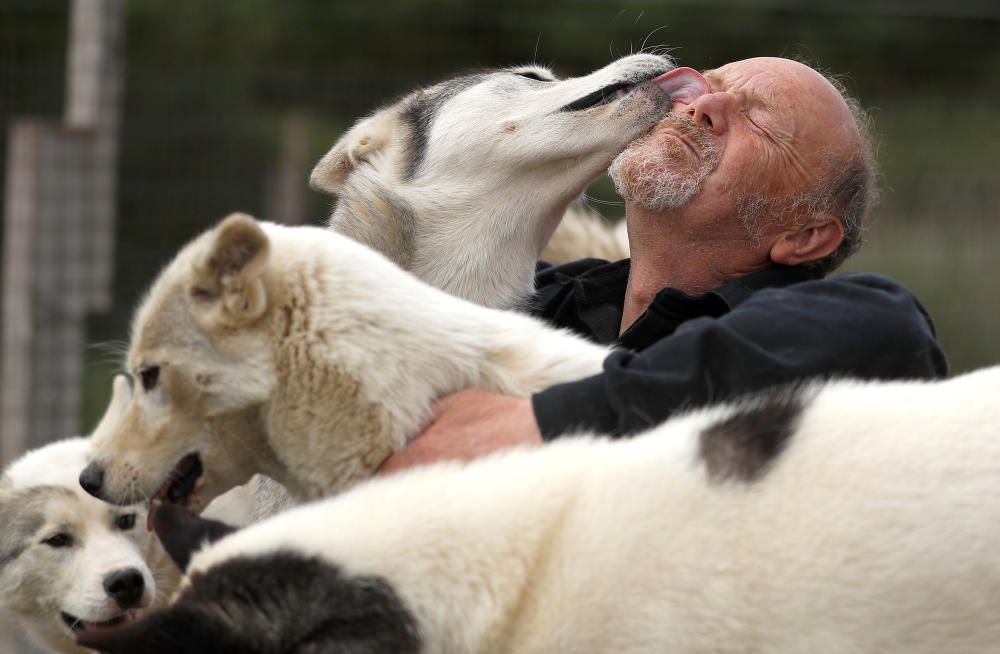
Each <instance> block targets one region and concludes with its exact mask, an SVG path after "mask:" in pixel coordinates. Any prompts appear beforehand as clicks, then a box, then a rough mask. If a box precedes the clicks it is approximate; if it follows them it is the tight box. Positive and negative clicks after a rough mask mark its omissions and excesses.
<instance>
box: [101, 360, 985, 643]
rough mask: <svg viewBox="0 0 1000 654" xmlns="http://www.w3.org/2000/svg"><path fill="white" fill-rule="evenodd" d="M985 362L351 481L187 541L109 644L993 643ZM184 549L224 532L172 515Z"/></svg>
mask: <svg viewBox="0 0 1000 654" xmlns="http://www.w3.org/2000/svg"><path fill="white" fill-rule="evenodd" d="M998 397H1000V367H995V368H992V369H987V370H983V371H979V372H976V373H972V374H969V375H966V376H963V377H959V378H955V379H951V380H948V381H944V382H930V383H859V382H849V381H843V382H834V383H828V384H822V385H805V386H802V387H799V388H797V389H783V390H780V391H772V392H769V393H766V394H763V395H760V396H757V397H755V398H752V399H749V400H745V401H741V402H737V403H734V404H730V405H727V406H718V407H713V408H709V409H705V410H701V411H697V412H694V413H691V414H688V415H686V416H681V417H678V418H675V419H673V420H671V421H668V422H667V423H664V424H663V425H661V426H659V427H656V428H654V429H652V430H650V431H649V432H647V433H646V434H645V435H641V436H637V437H635V438H634V439H627V440H618V441H613V440H608V439H598V438H588V437H579V438H563V439H560V440H559V441H557V442H555V443H552V444H550V445H548V446H546V447H544V448H534V449H523V450H519V451H514V452H507V453H502V454H499V455H495V456H493V457H490V458H488V459H484V460H481V461H479V462H476V463H473V464H469V465H467V466H462V465H459V464H443V465H437V466H431V467H427V468H421V469H416V470H413V471H410V472H407V473H403V474H399V475H396V476H393V477H390V478H385V479H379V480H376V481H371V482H369V483H365V484H361V485H359V486H357V487H355V488H354V489H352V490H350V491H347V492H346V493H344V494H343V495H341V496H339V497H337V498H332V499H328V500H325V501H322V502H319V503H315V504H313V505H308V506H305V507H301V508H298V509H294V510H292V511H290V512H288V513H285V514H282V515H280V516H278V517H276V518H274V519H272V520H269V521H266V522H263V523H259V524H257V525H254V526H252V527H250V528H248V529H246V530H243V531H240V532H237V533H235V534H232V535H229V536H225V537H223V538H222V539H221V540H219V541H218V542H216V543H215V544H214V545H211V546H209V547H207V549H203V550H201V551H198V552H197V553H195V554H194V556H193V558H191V559H190V566H189V567H188V573H187V577H186V581H185V582H184V583H183V584H182V590H181V592H180V593H179V597H178V598H177V600H176V602H175V603H174V604H173V605H172V606H171V607H170V608H168V609H166V610H164V611H162V612H158V613H153V614H151V615H150V616H148V617H147V618H145V619H143V620H141V621H139V622H136V623H133V624H131V625H127V626H125V627H122V628H120V629H116V630H108V631H105V632H101V633H93V634H85V635H81V641H82V642H86V643H87V644H88V645H90V646H94V647H99V648H100V649H101V650H102V651H107V652H110V653H111V654H118V653H122V654H124V653H128V654H160V653H164V654H165V653H167V652H181V651H182V652H185V653H186V654H197V653H199V652H203V653H206V654H207V653H208V652H212V653H215V654H230V653H232V654H235V653H237V652H239V653H241V654H277V653H279V652H280V653H282V654H290V653H293V652H294V653H304V652H317V653H318V652H329V653H333V652H359V653H360V652H364V653H371V654H375V653H381V652H394V653H417V652H419V653H423V654H431V653H433V654H444V653H464V652H479V653H481V654H491V653H502V652H518V653H520V654H543V653H544V654H559V653H564V654H577V653H578V652H588V653H589V654H647V653H649V652H672V653H674V654H710V653H715V652H767V653H768V654H803V653H806V652H823V653H824V654H941V653H943V652H961V653H962V654H994V653H995V652H997V651H998V645H1000V619H998V617H997V616H998V615H1000V556H998V551H1000V502H997V501H996V499H997V498H1000V438H998V432H997V424H1000V404H998V402H997V398H998ZM156 530H157V533H158V534H159V535H160V537H161V538H162V539H163V540H164V543H165V546H166V548H167V550H168V551H169V552H170V553H171V554H172V555H173V556H174V557H175V559H177V560H178V561H179V563H181V564H185V563H187V560H188V559H189V557H190V556H191V551H192V550H197V549H198V548H199V547H200V546H201V544H203V543H204V542H205V541H206V540H211V539H212V538H218V537H219V536H220V534H222V533H224V532H225V531H226V530H225V529H224V528H222V527H221V526H220V525H218V524H217V523H210V522H209V523H202V522H201V519H200V518H197V517H195V516H192V515H190V514H186V513H184V512H182V510H180V509H175V508H172V507H171V509H170V510H168V511H164V512H163V513H157V516H156Z"/></svg>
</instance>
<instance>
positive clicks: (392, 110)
mask: <svg viewBox="0 0 1000 654" xmlns="http://www.w3.org/2000/svg"><path fill="white" fill-rule="evenodd" d="M671 68H673V62H672V61H671V60H669V59H667V58H663V57H658V56H653V55H648V54H642V55H632V56H628V57H624V58H622V59H619V60H618V61H615V62H613V63H612V64H610V65H608V66H605V67H604V68H602V69H600V70H598V71H595V72H593V73H591V74H590V75H586V76H584V77H578V78H571V79H565V80H556V79H555V77H554V76H553V75H552V73H551V72H550V71H549V70H547V69H544V68H541V67H538V66H525V67H519V68H512V69H506V70H498V71H492V72H489V73H484V74H481V75H478V76H475V78H474V81H473V82H472V83H469V84H468V85H467V86H466V87H464V88H463V89H462V90H461V91H460V92H457V93H454V94H449V95H448V98H447V100H445V101H443V102H441V103H440V104H436V109H435V111H434V112H433V121H432V122H431V124H430V128H429V130H428V132H427V138H426V144H427V145H426V150H425V151H424V156H423V163H422V164H421V165H420V167H419V168H418V169H417V171H416V174H415V175H414V176H412V177H410V176H408V175H407V162H408V161H409V159H410V157H411V155H412V153H413V151H414V150H415V149H420V144H419V141H418V140H417V139H415V138H414V134H413V131H412V130H411V128H410V125H409V124H408V123H407V121H406V120H404V118H403V117H404V115H405V114H406V112H407V110H408V109H409V108H410V107H412V106H414V105H415V104H419V103H422V102H425V101H427V100H428V99H432V98H434V97H435V96H438V95H441V94H442V91H443V90H444V89H446V88H448V87H449V86H453V85H454V84H455V83H456V82H455V80H450V81H448V82H444V83H442V84H440V85H437V86H434V87H431V88H429V89H426V90H419V91H416V92H414V93H411V94H409V95H407V96H406V97H404V98H403V99H402V100H400V101H399V102H397V103H395V104H393V105H391V106H389V107H387V108H384V109H382V110H380V111H378V112H376V113H375V114H373V115H372V116H369V117H367V118H364V119H362V120H361V121H359V122H358V123H357V124H355V125H354V126H353V127H352V128H351V130H350V131H348V132H347V133H346V134H345V135H344V136H343V137H342V138H341V139H340V140H339V141H338V142H337V143H336V144H335V145H334V147H333V148H332V149H331V150H330V152H329V153H328V154H327V155H326V156H325V157H323V159H322V160H321V161H320V162H319V163H318V164H317V165H316V168H315V169H314V170H313V173H312V177H311V180H310V183H311V185H312V186H313V188H316V189H317V190H321V191H324V192H327V193H330V194H334V195H337V196H338V198H339V199H338V202H337V207H336V209H335V211H334V213H333V215H332V217H331V218H330V225H331V227H332V228H333V229H336V230H338V231H340V232H342V233H344V234H347V235H349V236H351V237H352V238H356V239H358V240H360V241H362V242H363V243H366V244H367V245H369V246H371V247H373V248H375V249H377V250H379V251H381V252H383V253H384V254H386V255H387V256H388V257H389V258H390V259H392V260H393V261H395V262H396V263H397V264H399V265H401V266H402V267H403V268H405V269H407V270H410V271H412V272H413V273H414V274H416V275H417V276H418V277H420V278H421V279H423V280H425V281H427V282H428V283H430V284H432V285H434V286H437V287H439V288H442V289H445V290H446V291H448V292H450V293H453V294H456V295H458V296H460V297H463V298H466V299H470V300H473V301H475V302H478V303H480V304H484V305H487V306H493V307H501V308H506V307H512V306H515V305H516V304H517V303H518V302H519V301H521V300H523V299H525V298H526V297H527V296H528V295H530V293H531V290H532V274H533V272H534V264H535V261H536V260H537V259H538V255H539V252H541V250H542V248H543V247H544V246H545V244H546V243H547V242H548V240H549V237H550V236H551V235H552V232H553V230H555V229H556V226H557V225H558V224H559V220H560V218H561V217H562V216H563V213H564V212H565V211H566V208H567V205H569V204H570V202H572V201H573V200H574V199H576V198H578V197H579V196H580V194H581V193H582V192H583V191H584V189H585V188H586V187H587V185H588V184H590V182H592V181H593V180H594V179H596V178H597V177H598V176H600V175H601V174H602V173H603V172H604V171H605V170H606V169H607V167H608V165H609V164H610V162H611V160H612V159H613V158H614V157H615V156H616V155H618V154H619V153H620V152H621V151H622V150H623V149H624V148H625V146H626V145H628V143H629V142H631V141H632V140H634V139H636V138H638V137H639V136H641V135H643V134H645V133H646V132H648V131H649V130H650V129H651V128H652V127H653V126H654V125H655V124H656V123H657V122H658V121H659V119H660V118H661V117H662V115H663V114H664V112H665V111H666V110H667V109H668V97H667V94H666V93H665V92H664V91H662V90H661V89H659V88H658V87H656V86H655V85H653V84H640V85H639V86H638V87H636V88H635V89H633V90H632V91H631V92H630V93H628V94H627V95H623V96H622V97H621V98H616V99H614V100H613V101H612V102H610V103H608V104H605V105H602V106H598V107H594V108H591V109H586V110H579V111H560V108H561V107H564V106H565V105H567V104H569V103H571V102H573V101H574V100H577V99H579V98H581V97H583V96H585V95H587V94H589V93H592V92H594V91H598V90H600V89H602V88H604V87H606V86H608V85H610V84H613V83H616V82H619V81H623V80H628V81H636V82H638V81H644V80H649V79H650V78H652V77H654V76H656V75H658V74H660V73H663V72H666V71H668V70H670V69H671ZM524 72H530V73H533V74H535V75H538V76H540V77H542V78H544V79H547V80H550V81H538V80H533V79H527V78H525V77H523V76H521V75H519V74H518V73H524ZM601 240H603V239H601ZM612 240H613V239H612ZM573 242H575V243H578V244H580V245H582V246H583V248H584V249H586V245H588V244H589V243H591V242H592V241H591V240H589V239H588V240H585V241H582V242H581V241H580V240H579V239H576V240H574V241H573ZM583 254H585V253H581V255H580V256H583ZM626 256H627V255H626Z"/></svg>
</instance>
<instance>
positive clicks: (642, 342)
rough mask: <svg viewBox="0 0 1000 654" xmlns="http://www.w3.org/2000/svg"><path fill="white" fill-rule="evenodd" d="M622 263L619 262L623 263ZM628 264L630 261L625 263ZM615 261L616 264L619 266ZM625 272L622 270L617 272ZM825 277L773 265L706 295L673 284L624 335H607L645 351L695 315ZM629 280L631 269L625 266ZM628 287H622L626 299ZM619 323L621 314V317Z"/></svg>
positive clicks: (723, 310)
mask: <svg viewBox="0 0 1000 654" xmlns="http://www.w3.org/2000/svg"><path fill="white" fill-rule="evenodd" d="M620 263H622V262H617V264H620ZM624 263H625V264H628V261H625V262H624ZM617 264H613V265H617ZM614 272H615V273H616V274H617V275H620V274H621V269H620V268H617V269H616V270H615V271H614ZM820 277H822V275H820V274H819V273H817V272H814V271H812V270H809V269H808V268H803V267H802V266H779V265H775V266H771V267H769V268H765V269H763V270H758V271H757V272H753V273H750V274H749V275H745V276H743V277H739V278H737V279H734V280H731V281H728V282H726V283H725V284H723V285H722V286H719V287H718V288H715V289H713V290H711V291H708V292H707V293H704V294H702V295H688V294H687V293H685V292H683V291H681V290H678V289H676V288H672V287H669V286H668V287H666V288H664V289H662V290H660V292H658V293H657V294H656V296H655V297H654V298H653V301H652V302H651V303H650V305H649V307H648V308H647V309H646V311H645V312H644V313H643V314H642V315H641V316H639V318H638V319H636V321H635V322H634V323H632V325H631V326H630V327H629V328H628V329H627V330H626V331H625V333H624V334H622V335H621V336H612V335H611V334H607V335H606V337H607V338H609V339H610V340H615V341H617V342H618V344H619V345H621V346H623V347H626V348H628V349H631V350H642V349H645V348H646V347H648V346H649V345H651V344H652V343H654V342H655V341H657V340H659V339H660V338H663V337H664V336H667V335H669V334H672V333H673V332H674V330H676V329H677V327H679V326H680V325H681V324H682V323H684V322H686V321H688V320H692V319H694V318H701V317H711V318H718V317H720V316H722V315H725V314H726V313H729V312H730V311H732V310H733V309H734V308H735V307H737V306H739V305H740V304H742V303H743V302H744V301H746V299H747V298H749V297H750V296H751V295H753V294H754V293H756V292H757V291H759V290H761V289H764V288H782V287H785V286H790V285H792V284H797V283H800V282H806V281H810V280H814V279H819V278H820ZM625 280H626V283H627V280H628V268H627V266H626V267H625ZM609 281H610V280H609ZM624 291H625V287H624V286H622V287H621V290H620V293H621V295H620V297H621V298H624V295H625V294H624ZM618 320H619V323H620V322H621V315H620V313H619V316H618Z"/></svg>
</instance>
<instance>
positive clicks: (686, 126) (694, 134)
mask: <svg viewBox="0 0 1000 654" xmlns="http://www.w3.org/2000/svg"><path fill="white" fill-rule="evenodd" d="M664 127H668V128H670V129H672V130H674V131H675V132H677V133H678V134H680V135H681V136H683V137H684V138H686V139H687V140H688V142H690V143H691V145H692V146H694V148H695V149H696V150H698V152H699V153H700V154H701V155H702V157H704V158H708V159H711V158H713V157H714V156H716V154H717V153H718V148H717V147H716V145H715V141H714V140H713V139H712V134H711V133H710V132H709V131H708V128H705V127H699V126H698V123H696V122H695V120H694V118H691V117H690V116H688V115H687V114H674V113H671V114H667V115H666V116H664V117H663V119H662V120H661V121H660V122H659V123H658V124H657V126H656V128H654V130H653V131H656V130H657V129H662V128H664Z"/></svg>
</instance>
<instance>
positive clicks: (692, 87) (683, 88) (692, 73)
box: [653, 67, 711, 103]
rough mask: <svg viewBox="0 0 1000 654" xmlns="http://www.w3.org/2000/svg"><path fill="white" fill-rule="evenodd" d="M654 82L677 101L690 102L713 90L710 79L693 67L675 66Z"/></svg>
mask: <svg viewBox="0 0 1000 654" xmlns="http://www.w3.org/2000/svg"><path fill="white" fill-rule="evenodd" d="M653 84H656V85H657V86H659V87H660V88H661V89H663V90H664V91H666V92H667V93H669V94H670V97H671V98H673V100H674V101H675V102H684V103H690V102H692V101H693V100H694V99H695V98H697V97H698V96H699V95H705V94H706V93H709V92H711V89H710V88H709V86H708V80H706V79H705V78H704V77H702V75H701V73H699V72H698V71H696V70H695V69H693V68H683V67H682V68H674V69H673V70H672V71H670V72H669V73H664V74H662V75H660V76H659V77H657V78H656V79H654V80H653Z"/></svg>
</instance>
